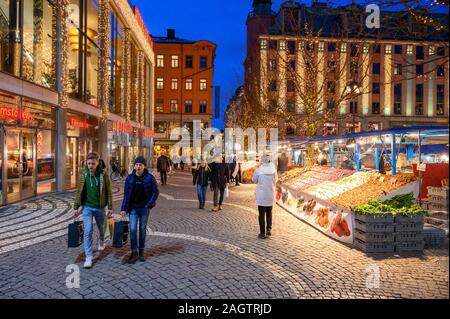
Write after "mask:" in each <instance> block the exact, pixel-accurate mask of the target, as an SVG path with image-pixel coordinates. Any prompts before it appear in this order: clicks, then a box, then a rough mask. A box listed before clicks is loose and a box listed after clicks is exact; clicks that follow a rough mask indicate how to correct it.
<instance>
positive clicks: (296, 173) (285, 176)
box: [278, 167, 307, 183]
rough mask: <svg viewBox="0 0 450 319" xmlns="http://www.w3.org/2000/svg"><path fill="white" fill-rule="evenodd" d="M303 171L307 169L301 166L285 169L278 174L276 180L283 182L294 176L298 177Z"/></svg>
mask: <svg viewBox="0 0 450 319" xmlns="http://www.w3.org/2000/svg"><path fill="white" fill-rule="evenodd" d="M305 171H307V169H306V168H304V167H301V168H298V167H297V168H293V169H291V170H289V171H287V172H286V173H284V174H282V175H280V176H278V181H279V182H281V183H285V182H286V181H288V180H291V179H293V178H295V177H298V176H299V175H300V174H302V173H304V172H305Z"/></svg>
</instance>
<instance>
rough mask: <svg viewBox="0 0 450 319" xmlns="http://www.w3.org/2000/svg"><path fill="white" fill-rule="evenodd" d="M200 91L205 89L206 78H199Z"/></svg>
mask: <svg viewBox="0 0 450 319" xmlns="http://www.w3.org/2000/svg"><path fill="white" fill-rule="evenodd" d="M200 91H206V79H200Z"/></svg>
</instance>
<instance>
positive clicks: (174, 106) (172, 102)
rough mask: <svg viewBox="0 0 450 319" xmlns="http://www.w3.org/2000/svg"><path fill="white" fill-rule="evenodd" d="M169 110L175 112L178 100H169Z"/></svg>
mask: <svg viewBox="0 0 450 319" xmlns="http://www.w3.org/2000/svg"><path fill="white" fill-rule="evenodd" d="M170 112H172V113H177V112H178V101H177V100H170Z"/></svg>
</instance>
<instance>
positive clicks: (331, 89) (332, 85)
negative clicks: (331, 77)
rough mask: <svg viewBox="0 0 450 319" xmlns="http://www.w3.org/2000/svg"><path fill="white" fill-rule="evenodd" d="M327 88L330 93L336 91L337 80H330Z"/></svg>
mask: <svg viewBox="0 0 450 319" xmlns="http://www.w3.org/2000/svg"><path fill="white" fill-rule="evenodd" d="M327 90H328V93H331V94H334V93H336V85H335V82H333V81H328V82H327Z"/></svg>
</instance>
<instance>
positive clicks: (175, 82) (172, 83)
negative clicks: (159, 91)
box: [170, 79, 178, 90]
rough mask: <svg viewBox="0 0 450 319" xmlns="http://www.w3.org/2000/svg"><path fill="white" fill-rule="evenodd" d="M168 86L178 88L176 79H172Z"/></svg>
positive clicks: (173, 88)
mask: <svg viewBox="0 0 450 319" xmlns="http://www.w3.org/2000/svg"><path fill="white" fill-rule="evenodd" d="M170 88H171V89H172V90H178V79H172V82H171V86H170Z"/></svg>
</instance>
